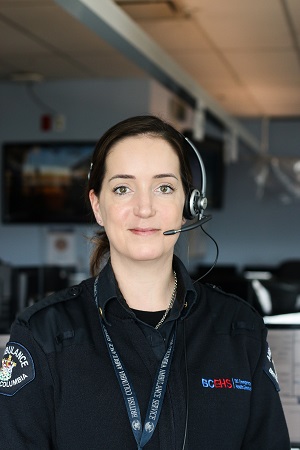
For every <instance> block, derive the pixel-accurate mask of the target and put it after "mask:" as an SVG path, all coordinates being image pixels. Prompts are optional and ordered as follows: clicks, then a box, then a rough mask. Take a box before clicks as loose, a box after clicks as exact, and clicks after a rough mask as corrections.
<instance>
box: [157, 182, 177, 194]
mask: <svg viewBox="0 0 300 450" xmlns="http://www.w3.org/2000/svg"><path fill="white" fill-rule="evenodd" d="M158 190H159V191H160V192H161V193H162V194H172V192H174V188H173V187H172V186H171V185H169V184H162V185H161V186H159V188H158Z"/></svg>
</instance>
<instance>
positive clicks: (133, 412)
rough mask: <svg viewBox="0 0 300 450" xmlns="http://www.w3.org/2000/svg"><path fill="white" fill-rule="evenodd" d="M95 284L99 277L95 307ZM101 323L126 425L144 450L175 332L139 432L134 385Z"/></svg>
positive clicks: (155, 417)
mask: <svg viewBox="0 0 300 450" xmlns="http://www.w3.org/2000/svg"><path fill="white" fill-rule="evenodd" d="M97 284H98V277H97V278H96V280H95V284H94V295H95V301H96V303H97V306H98V302H97V295H98V293H97ZM100 323H101V328H102V332H103V335H104V339H105V342H106V345H107V349H108V353H109V355H110V359H111V362H112V365H113V368H114V370H115V374H116V377H117V380H118V382H119V386H120V389H121V392H122V394H123V398H124V402H125V406H126V409H127V414H128V418H129V422H130V425H131V429H132V432H133V435H134V437H135V440H136V443H137V448H138V450H142V449H143V448H144V446H145V445H146V444H147V442H148V441H149V440H150V439H151V437H152V435H153V433H154V430H155V428H156V425H157V423H158V420H159V416H160V413H161V409H162V404H163V400H164V396H165V393H166V388H167V383H168V377H169V373H170V366H171V362H172V357H173V352H174V346H175V338H176V332H175V331H174V333H173V335H172V338H171V341H170V344H169V347H168V349H167V351H166V353H165V355H164V357H163V359H162V360H161V363H160V365H159V368H158V370H157V373H156V377H155V381H154V384H153V387H152V392H151V395H150V399H149V404H148V410H147V414H146V419H145V424H144V427H143V428H142V418H141V413H140V408H139V404H138V400H137V396H136V394H135V391H134V388H133V385H132V383H131V381H130V379H129V377H128V374H127V372H126V369H125V367H124V364H123V363H122V361H121V358H120V357H119V355H118V353H117V351H116V349H115V347H114V345H113V342H112V340H111V337H110V336H109V334H108V331H107V329H106V327H105V325H104V323H103V321H102V320H100Z"/></svg>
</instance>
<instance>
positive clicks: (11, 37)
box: [0, 17, 49, 59]
mask: <svg viewBox="0 0 300 450" xmlns="http://www.w3.org/2000/svg"><path fill="white" fill-rule="evenodd" d="M24 53H27V54H30V55H34V54H41V53H46V54H48V53H49V52H48V50H47V49H45V47H44V46H43V45H41V44H40V43H38V42H35V41H34V40H32V39H31V38H30V37H29V36H26V35H24V33H22V32H21V31H19V30H18V29H16V28H14V27H12V26H11V25H10V24H7V23H6V22H5V21H3V20H1V17H0V54H1V58H2V59H3V58H4V57H6V56H12V55H14V56H15V57H17V56H18V55H20V54H24Z"/></svg>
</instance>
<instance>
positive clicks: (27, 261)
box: [0, 79, 300, 271]
mask: <svg viewBox="0 0 300 450" xmlns="http://www.w3.org/2000/svg"><path fill="white" fill-rule="evenodd" d="M35 92H36V93H37V94H38V96H39V98H41V99H42V100H43V102H44V103H45V104H47V105H48V106H49V108H52V109H54V110H56V111H57V112H58V113H62V114H64V115H65V117H66V127H65V130H64V131H61V132H56V133H55V132H53V131H49V132H42V131H41V130H40V121H39V120H40V116H41V115H42V113H45V112H47V109H46V108H45V107H43V106H42V105H41V104H40V105H39V104H38V103H37V102H36V101H34V100H33V97H32V95H30V94H29V91H28V89H26V87H24V86H18V85H13V84H8V83H7V84H6V83H2V84H0V96H1V103H0V145H1V144H2V143H3V142H5V141H15V140H20V141H22V140H24V141H26V140H47V139H49V140H51V139H52V140H58V139H80V140H83V139H88V140H91V139H92V140H93V139H95V141H96V140H97V139H98V137H99V136H100V135H101V134H102V132H103V131H104V130H105V129H106V128H107V127H109V126H110V125H112V124H113V123H115V122H116V121H118V120H121V119H123V118H125V117H128V116H130V115H134V114H143V113H148V112H156V113H159V112H160V110H157V111H155V106H153V102H152V101H151V83H149V80H145V79H144V80H142V79H137V80H122V81H117V80H115V81H114V80H102V81H95V80H93V81H68V82H52V83H43V84H41V85H37V86H36V87H35ZM160 108H161V106H159V109H160ZM150 109H151V111H150ZM165 112H166V111H163V114H164V115H165ZM244 124H245V125H246V126H247V127H249V129H250V130H251V131H252V132H253V133H254V134H256V135H257V136H258V137H259V136H260V133H261V121H259V120H255V121H253V120H251V121H244ZM208 128H209V131H210V133H211V132H213V130H211V127H208ZM269 132H270V134H269V137H270V148H269V151H270V152H272V154H276V155H283V154H287V155H292V156H296V155H297V156H299V157H300V120H299V119H293V120H274V121H271V123H270V129H269ZM258 163H259V162H258V160H257V158H256V157H255V155H254V154H253V152H252V151H251V150H249V149H247V148H246V147H245V146H243V145H242V144H241V143H240V144H239V159H238V161H237V162H235V163H231V164H229V165H228V166H227V170H226V183H225V188H224V189H225V192H224V208H223V209H222V210H218V211H211V212H212V214H213V219H212V221H210V222H209V223H208V224H206V225H205V229H206V230H207V231H208V232H209V233H211V234H212V236H213V237H214V238H215V239H216V240H217V242H218V244H219V247H220V256H219V262H220V263H231V264H232V263H233V264H238V265H239V266H241V267H242V266H244V265H248V264H266V265H276V264H277V263H279V262H280V261H282V260H283V259H287V258H292V257H300V246H299V237H298V233H299V229H300V200H297V201H290V202H288V201H284V192H283V190H282V189H280V188H278V186H277V187H276V186H275V188H272V189H267V190H266V191H265V192H264V195H262V196H261V197H259V195H258V191H257V185H256V183H255V181H254V176H255V174H257V166H258V165H259V164H258ZM53 228H55V227H51V229H53ZM58 228H59V229H60V228H61V227H58ZM73 230H74V233H75V240H76V248H77V264H78V270H82V271H87V261H88V253H89V244H88V241H87V240H86V239H85V237H84V236H85V235H90V234H91V232H92V230H91V227H85V226H80V227H73ZM48 231H49V227H47V226H10V225H2V224H0V259H2V260H4V261H7V262H8V263H11V264H13V265H37V264H43V263H44V262H45V257H46V256H45V240H46V238H47V233H48ZM186 235H187V233H186ZM186 235H185V237H184V238H183V239H185V240H187V236H186ZM195 241H196V244H194V243H195ZM193 245H195V246H196V248H193V252H192V253H193V255H195V254H196V255H198V256H196V259H197V260H199V259H201V261H202V262H204V263H210V262H212V261H213V260H214V257H215V247H214V244H213V243H211V242H210V241H209V240H208V239H207V238H206V237H203V235H202V234H201V230H199V229H198V230H197V232H196V240H195V239H193ZM197 247H198V248H197ZM203 249H204V251H203ZM191 264H192V265H193V264H195V261H194V260H193V261H192V262H191Z"/></svg>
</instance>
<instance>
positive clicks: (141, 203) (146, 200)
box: [133, 192, 155, 218]
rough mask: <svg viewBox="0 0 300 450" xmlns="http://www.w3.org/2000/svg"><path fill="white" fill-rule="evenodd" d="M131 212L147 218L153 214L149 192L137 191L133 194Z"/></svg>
mask: <svg viewBox="0 0 300 450" xmlns="http://www.w3.org/2000/svg"><path fill="white" fill-rule="evenodd" d="M133 212H134V214H135V215H136V216H139V217H143V218H147V217H152V216H153V215H154V214H155V209H154V204H153V197H152V194H151V192H139V193H138V194H137V195H136V196H135V204H134V208H133Z"/></svg>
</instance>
